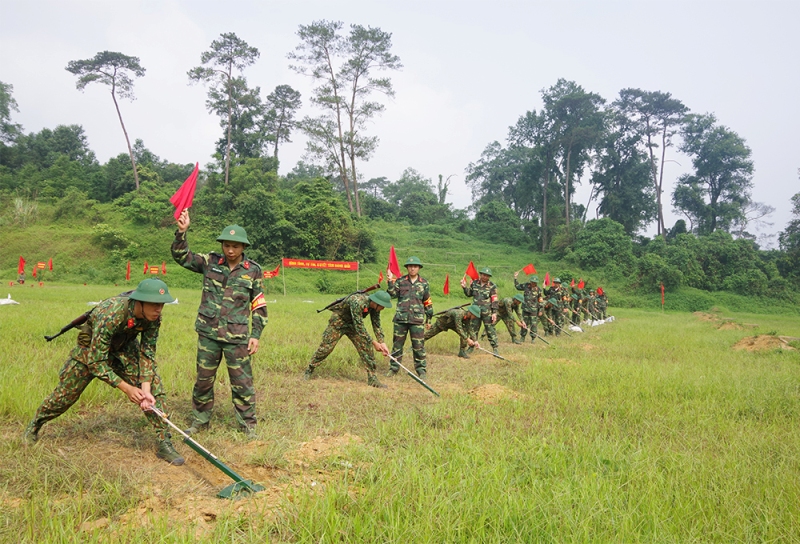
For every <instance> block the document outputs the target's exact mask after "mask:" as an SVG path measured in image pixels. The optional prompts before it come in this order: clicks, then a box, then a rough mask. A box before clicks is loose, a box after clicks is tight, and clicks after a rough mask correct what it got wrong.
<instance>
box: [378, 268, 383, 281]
mask: <svg viewBox="0 0 800 544" xmlns="http://www.w3.org/2000/svg"><path fill="white" fill-rule="evenodd" d="M382 281H383V270H381V271H380V272H379V273H378V283H380V282H382Z"/></svg>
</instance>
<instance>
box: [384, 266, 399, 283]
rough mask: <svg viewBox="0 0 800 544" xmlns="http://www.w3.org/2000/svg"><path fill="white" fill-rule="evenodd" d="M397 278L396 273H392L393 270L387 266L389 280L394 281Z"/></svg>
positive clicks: (387, 278)
mask: <svg viewBox="0 0 800 544" xmlns="http://www.w3.org/2000/svg"><path fill="white" fill-rule="evenodd" d="M396 279H397V276H395V275H394V274H392V271H391V270H389V269H388V268H387V269H386V280H387V281H392V282H393V281H394V280H396Z"/></svg>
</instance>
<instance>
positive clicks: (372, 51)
mask: <svg viewBox="0 0 800 544" xmlns="http://www.w3.org/2000/svg"><path fill="white" fill-rule="evenodd" d="M342 27H343V23H342V22H340V21H324V20H322V21H315V22H313V23H311V24H310V25H301V26H300V28H299V30H298V31H297V35H298V36H299V37H300V44H299V45H298V46H297V47H296V48H295V50H294V52H292V53H289V55H288V57H289V59H290V60H292V61H295V62H296V64H292V65H290V67H291V68H292V69H293V70H294V71H296V72H297V73H300V74H303V75H307V76H310V77H311V78H313V80H314V82H315V83H316V85H317V86H316V87H315V88H314V91H313V96H312V98H311V100H312V102H313V103H314V104H316V105H317V106H319V107H320V108H322V110H323V112H324V113H323V115H322V116H320V117H316V118H310V117H306V118H305V119H303V121H302V123H301V129H302V130H303V131H304V132H305V133H306V135H307V136H308V137H309V143H308V151H309V153H310V154H312V155H316V156H319V157H320V158H323V159H324V160H325V161H326V162H327V164H328V165H329V167H331V168H332V169H333V168H335V170H336V172H337V174H338V175H339V178H340V179H341V180H342V183H343V184H344V189H345V193H346V194H347V202H348V204H349V206H350V211H351V212H355V213H357V214H358V215H359V216H360V215H361V204H360V202H359V198H358V175H357V169H356V159H359V160H366V159H368V158H369V157H370V155H371V154H372V153H373V152H374V150H375V148H376V147H377V145H378V138H377V137H374V136H372V137H369V136H366V135H364V134H363V130H364V129H365V127H366V125H367V123H368V122H369V121H370V120H371V119H373V118H374V117H375V115H377V114H379V113H381V112H382V111H383V110H384V109H385V106H384V105H383V104H381V103H380V102H377V101H375V100H371V99H370V97H371V96H372V95H373V93H379V94H383V95H386V96H389V97H391V96H394V89H393V87H392V82H391V80H390V79H389V78H388V77H376V76H375V72H378V71H384V70H397V69H399V68H402V64H401V63H400V58H399V57H398V56H397V55H394V54H392V53H391V47H392V35H391V34H390V33H388V32H384V31H383V30H381V29H380V28H372V27H364V26H361V25H350V33H349V34H348V35H342V34H340V31H341V29H342ZM331 129H333V130H331Z"/></svg>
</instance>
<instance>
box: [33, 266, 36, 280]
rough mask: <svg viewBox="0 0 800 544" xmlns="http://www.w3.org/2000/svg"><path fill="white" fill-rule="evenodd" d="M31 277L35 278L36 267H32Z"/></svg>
mask: <svg viewBox="0 0 800 544" xmlns="http://www.w3.org/2000/svg"><path fill="white" fill-rule="evenodd" d="M33 277H34V278H35V277H36V267H35V266H34V267H33Z"/></svg>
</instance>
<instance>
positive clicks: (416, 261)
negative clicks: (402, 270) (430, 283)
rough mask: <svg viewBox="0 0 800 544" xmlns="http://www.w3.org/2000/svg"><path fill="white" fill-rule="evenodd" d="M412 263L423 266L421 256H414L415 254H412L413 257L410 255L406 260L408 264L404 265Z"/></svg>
mask: <svg viewBox="0 0 800 544" xmlns="http://www.w3.org/2000/svg"><path fill="white" fill-rule="evenodd" d="M410 264H415V265H417V266H418V267H420V268H422V262H421V261H420V260H419V257H413V256H412V257H409V258H408V259H407V260H406V264H404V265H403V266H408V265H410Z"/></svg>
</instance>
